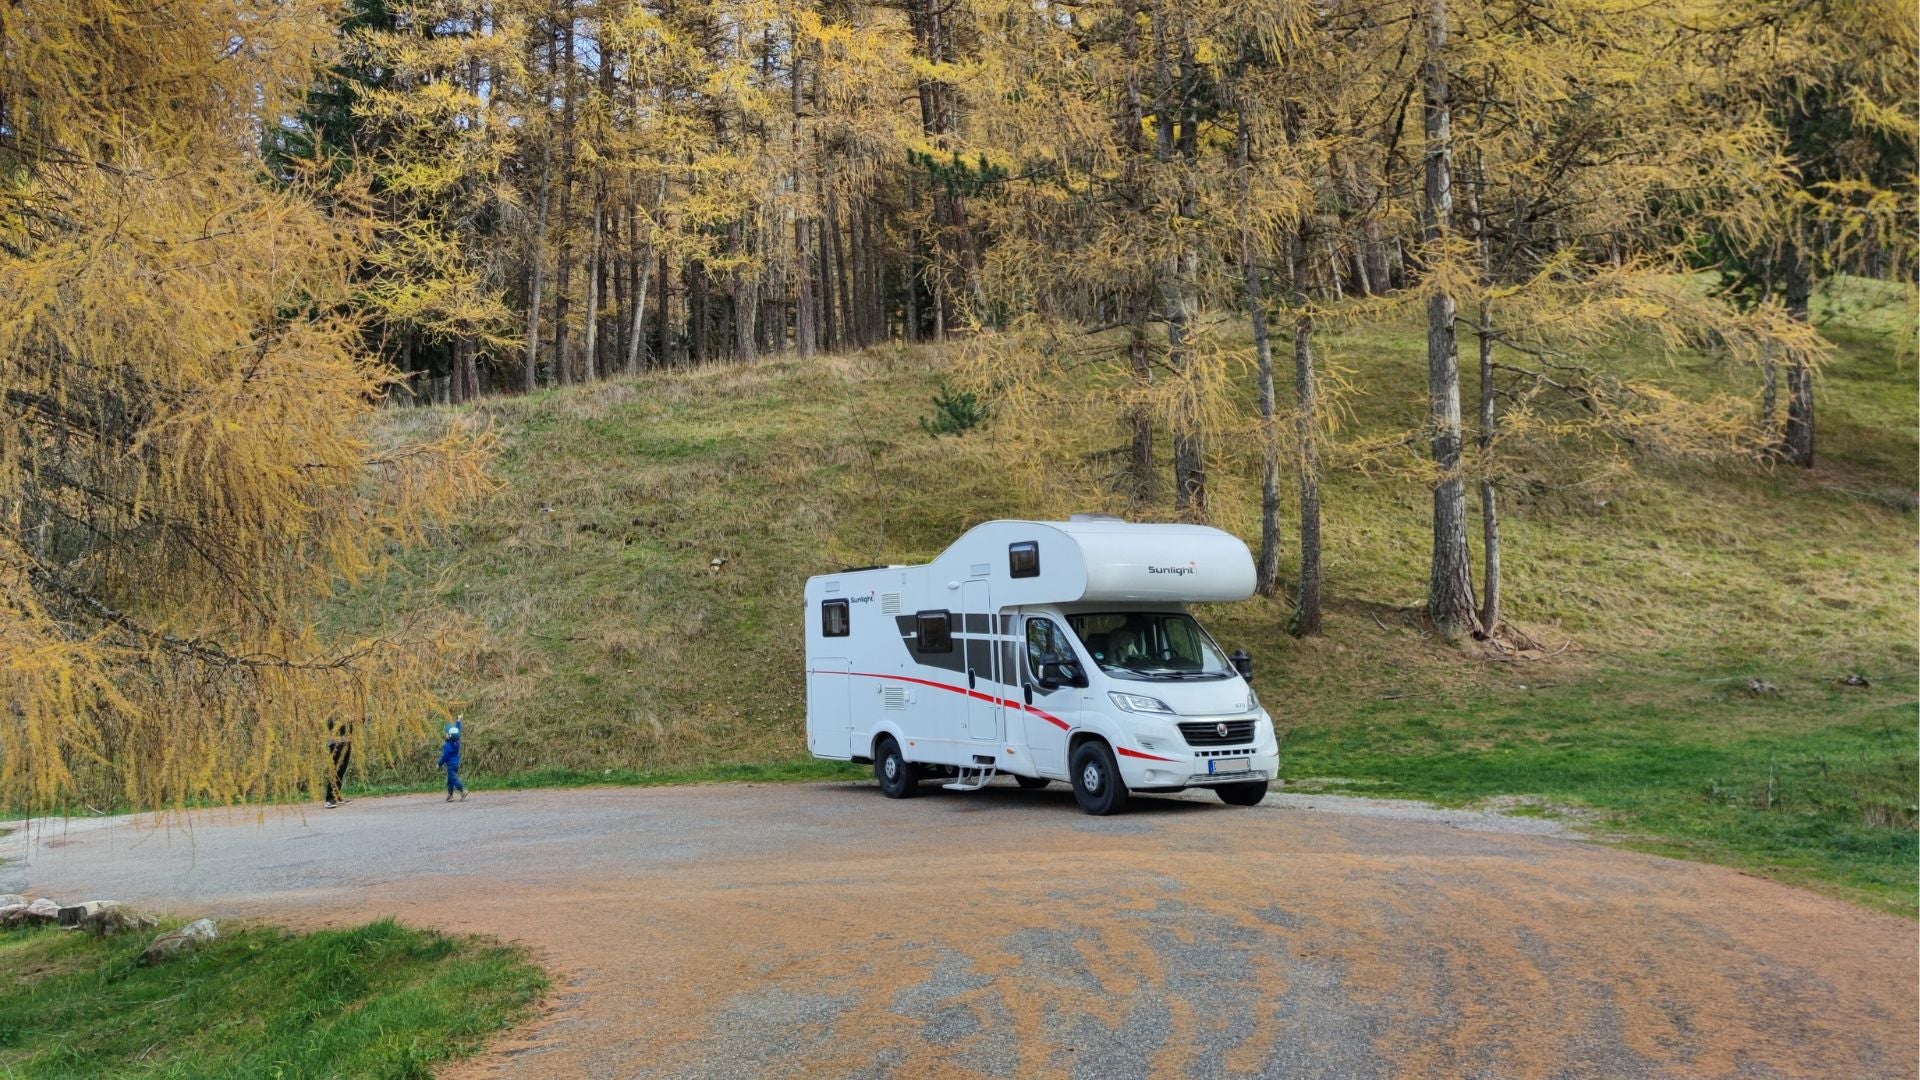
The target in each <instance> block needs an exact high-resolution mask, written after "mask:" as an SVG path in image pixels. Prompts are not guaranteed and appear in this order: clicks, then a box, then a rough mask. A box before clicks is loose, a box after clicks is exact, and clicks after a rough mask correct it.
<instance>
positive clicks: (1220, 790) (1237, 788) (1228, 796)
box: [1213, 780, 1267, 806]
mask: <svg viewBox="0 0 1920 1080" xmlns="http://www.w3.org/2000/svg"><path fill="white" fill-rule="evenodd" d="M1213 790H1214V793H1215V794H1217V795H1219V796H1220V801H1221V802H1223V803H1226V804H1227V805H1228V806H1257V805H1259V802H1260V800H1261V799H1264V798H1266V797H1267V782H1266V781H1265V780H1249V781H1247V782H1246V783H1244V784H1221V785H1220V786H1219V787H1217V788H1214V789H1213Z"/></svg>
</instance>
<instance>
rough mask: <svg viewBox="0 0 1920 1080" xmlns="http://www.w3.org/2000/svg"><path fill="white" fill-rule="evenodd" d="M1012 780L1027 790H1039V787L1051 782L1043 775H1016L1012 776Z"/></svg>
mask: <svg viewBox="0 0 1920 1080" xmlns="http://www.w3.org/2000/svg"><path fill="white" fill-rule="evenodd" d="M1013 782H1014V783H1016V784H1019V785H1020V786H1021V787H1023V788H1026V789H1027V790H1028V791H1039V790H1040V789H1041V788H1043V787H1046V786H1047V785H1048V784H1051V783H1053V781H1051V780H1049V779H1047V778H1046V777H1044V776H1016V777H1014V778H1013Z"/></svg>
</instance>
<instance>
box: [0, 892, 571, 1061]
mask: <svg viewBox="0 0 1920 1080" xmlns="http://www.w3.org/2000/svg"><path fill="white" fill-rule="evenodd" d="M148 940H149V938H148V935H145V934H122V935H119V936H117V937H112V938H106V939H101V938H96V937H94V936H92V935H90V934H76V933H69V932H63V931H59V930H52V929H47V930H23V931H16V932H12V933H7V934H0V1075H4V1076H9V1077H12V1076H19V1077H61V1078H66V1077H90V1076H99V1077H108V1076H111V1077H175V1078H182V1080H184V1078H189V1077H236V1076H247V1077H370V1078H372V1077H378V1078H394V1080H400V1078H409V1077H426V1076H429V1075H431V1074H432V1072H433V1070H434V1069H435V1068H436V1067H437V1066H438V1065H440V1064H442V1063H445V1062H447V1061H450V1060H452V1059H455V1058H459V1057H464V1056H467V1055H470V1054H472V1053H474V1052H475V1051H477V1050H478V1049H480V1047H481V1045H482V1044H483V1043H484V1041H485V1040H486V1039H487V1037H488V1036H490V1035H492V1034H493V1033H495V1032H497V1031H499V1030H501V1029H503V1028H505V1027H506V1026H508V1025H509V1024H511V1023H513V1022H514V1021H515V1020H517V1019H519V1018H520V1017H522V1016H524V1015H526V1013H527V1012H528V1011H529V1009H530V1008H531V1007H532V1005H533V1003H534V1002H535V1001H536V1000H537V999H538V998H539V996H540V995H541V993H542V992H543V991H544V990H545V988H546V983H545V979H544V977H543V976H542V975H541V973H540V972H539V970H538V969H537V968H535V967H533V966H532V965H531V964H529V963H528V962H527V960H526V958H525V957H524V956H522V955H521V953H520V952H519V951H517V950H514V949H510V948H507V947H504V946H500V945H494V944H489V943H487V942H484V941H481V940H479V939H475V938H456V937H447V936H443V935H440V934H435V933H431V932H426V931H420V930H413V929H409V928H407V927H403V926H400V925H398V924H396V923H394V922H392V921H391V920H383V921H380V922H375V923H370V924H368V925H366V926H362V927H359V928H357V929H352V930H325V931H318V932H315V933H310V934H294V933H289V932H287V931H284V930H278V929H272V928H267V927H249V928H246V929H241V930H229V931H225V932H223V936H222V937H221V938H220V939H219V940H218V941H215V942H213V943H210V944H207V945H203V946H201V947H199V948H198V949H197V950H195V951H193V952H191V953H188V954H185V955H181V956H177V957H175V958H173V959H170V960H167V961H163V962H161V963H158V964H155V965H152V966H142V965H140V964H138V963H137V960H138V957H139V955H140V952H141V950H142V949H143V948H144V947H145V946H146V943H147V941H148Z"/></svg>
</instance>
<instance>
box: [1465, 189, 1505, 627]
mask: <svg viewBox="0 0 1920 1080" xmlns="http://www.w3.org/2000/svg"><path fill="white" fill-rule="evenodd" d="M1486 184H1487V172H1486V163H1485V161H1484V160H1483V159H1480V158H1478V156H1477V155H1476V158H1475V168H1474V170H1473V179H1472V182H1471V183H1470V184H1469V185H1468V188H1467V214H1468V216H1469V217H1470V219H1471V220H1472V223H1473V242H1474V247H1475V248H1476V250H1477V252H1478V254H1479V256H1480V285H1481V288H1482V292H1481V295H1480V318H1479V320H1478V327H1477V333H1476V335H1475V337H1476V340H1477V342H1478V344H1479V347H1480V432H1479V438H1478V445H1479V448H1480V557H1481V560H1482V575H1481V578H1482V580H1481V594H1480V626H1481V628H1482V629H1483V630H1485V631H1486V632H1487V633H1488V634H1492V633H1493V632H1494V631H1496V630H1498V629H1499V628H1500V503H1499V500H1498V495H1497V493H1496V492H1495V491H1494V481H1493V461H1492V457H1493V435H1494V427H1493V424H1494V414H1493V406H1494V389H1495V387H1494V383H1493V302H1492V301H1491V300H1489V299H1487V296H1486V292H1485V290H1486V289H1487V288H1490V287H1491V286H1492V285H1493V246H1492V244H1491V242H1490V241H1489V239H1488V237H1487V215H1486V207H1485V206H1484V205H1483V203H1482V201H1481V200H1482V199H1483V198H1485V192H1484V189H1485V187H1486Z"/></svg>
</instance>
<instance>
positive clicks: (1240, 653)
mask: <svg viewBox="0 0 1920 1080" xmlns="http://www.w3.org/2000/svg"><path fill="white" fill-rule="evenodd" d="M1227 659H1228V660H1231V661H1232V662H1233V670H1235V671H1237V672H1239V673H1240V677H1241V678H1243V679H1252V678H1253V657H1251V656H1248V655H1247V650H1245V649H1235V650H1233V655H1232V656H1229V657H1227Z"/></svg>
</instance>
